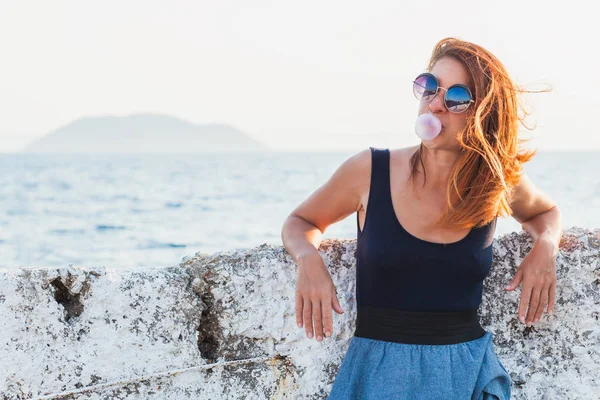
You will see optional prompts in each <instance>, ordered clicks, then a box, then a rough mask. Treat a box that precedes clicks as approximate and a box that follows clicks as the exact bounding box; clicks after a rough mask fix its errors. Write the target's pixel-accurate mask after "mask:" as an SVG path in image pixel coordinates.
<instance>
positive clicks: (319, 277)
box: [281, 149, 371, 341]
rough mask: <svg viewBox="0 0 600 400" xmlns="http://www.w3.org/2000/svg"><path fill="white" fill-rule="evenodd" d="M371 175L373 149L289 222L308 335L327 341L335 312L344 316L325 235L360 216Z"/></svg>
mask: <svg viewBox="0 0 600 400" xmlns="http://www.w3.org/2000/svg"><path fill="white" fill-rule="evenodd" d="M370 176H371V150H370V149H366V150H362V151H360V152H359V153H356V154H355V155H353V156H352V157H350V158H348V159H346V160H345V161H344V162H343V163H342V164H341V165H340V166H339V167H338V168H337V170H336V171H335V172H334V173H333V175H332V176H331V177H330V178H329V180H328V181H327V182H325V183H324V184H323V185H322V186H321V187H319V188H318V189H317V190H316V191H315V192H313V193H312V194H311V195H310V196H309V197H308V198H307V199H306V200H304V202H302V203H301V204H300V205H299V206H298V207H296V209H294V210H293V211H292V212H291V213H290V215H289V216H288V217H287V218H286V220H285V222H284V224H283V228H282V230H281V239H282V241H283V246H284V247H285V249H286V250H287V252H288V253H289V254H290V256H291V257H292V258H293V259H294V261H295V262H296V264H297V265H298V280H297V283H296V321H297V323H298V326H299V327H302V324H303V323H304V326H305V330H306V334H307V336H308V337H309V338H312V337H313V324H314V330H315V332H314V333H315V336H316V337H317V340H318V341H321V340H322V337H323V328H325V333H326V336H330V335H331V333H332V331H333V329H332V326H333V322H332V313H331V308H332V307H333V308H334V309H335V311H336V312H337V313H339V314H341V313H343V310H342V308H341V307H340V304H339V301H338V299H337V294H336V292H335V286H334V285H333V281H332V280H331V275H330V274H329V272H328V271H327V268H326V266H325V263H324V262H323V259H322V257H321V255H320V254H319V251H318V248H319V245H320V244H321V240H322V237H323V234H324V233H325V230H326V229H327V227H329V226H330V225H332V224H334V223H336V222H338V221H341V220H343V219H344V218H346V217H347V216H349V215H350V214H353V213H355V212H357V211H358V209H359V208H360V205H361V195H362V193H363V192H364V191H365V190H366V189H367V188H368V186H369V183H370Z"/></svg>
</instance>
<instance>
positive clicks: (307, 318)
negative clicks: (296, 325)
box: [302, 296, 313, 339]
mask: <svg viewBox="0 0 600 400" xmlns="http://www.w3.org/2000/svg"><path fill="white" fill-rule="evenodd" d="M302 316H303V317H304V330H305V331H306V336H308V338H309V339H312V337H313V326H312V305H311V302H310V299H308V298H307V297H306V296H305V297H304V310H303V312H302Z"/></svg>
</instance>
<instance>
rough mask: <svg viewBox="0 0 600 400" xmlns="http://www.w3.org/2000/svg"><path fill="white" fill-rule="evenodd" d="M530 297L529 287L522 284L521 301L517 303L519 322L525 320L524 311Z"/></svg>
mask: <svg viewBox="0 0 600 400" xmlns="http://www.w3.org/2000/svg"><path fill="white" fill-rule="evenodd" d="M530 298H531V287H530V286H525V285H523V289H522V290H521V303H520V304H519V320H520V321H521V322H525V311H526V310H527V305H528V304H529V299H530Z"/></svg>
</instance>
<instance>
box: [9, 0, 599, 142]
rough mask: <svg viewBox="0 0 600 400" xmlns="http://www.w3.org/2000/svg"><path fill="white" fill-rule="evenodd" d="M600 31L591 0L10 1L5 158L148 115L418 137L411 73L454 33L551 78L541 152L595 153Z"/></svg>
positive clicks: (353, 136) (543, 79)
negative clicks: (115, 120) (56, 138)
mask: <svg viewBox="0 0 600 400" xmlns="http://www.w3.org/2000/svg"><path fill="white" fill-rule="evenodd" d="M599 25H600V23H599V22H598V20H597V18H595V17H594V13H592V12H589V8H588V5H587V4H586V3H584V1H583V0H575V1H568V2H549V1H547V0H545V1H529V0H526V1H525V0H519V1H513V0H509V1H502V2H488V1H486V2H484V1H480V0H478V1H475V0H464V1H454V2H450V1H425V2H423V1H417V0H413V1H398V0H394V1H370V2H366V1H360V2H352V1H348V0H344V1H329V0H320V1H256V0H254V1H247V0H246V1H225V0H219V1H173V0H169V1H163V2H158V1H148V0H144V1H132V0H127V1H122V0H120V1H112V0H110V1H109V0H104V1H97V2H84V1H58V0H54V1H51V2H48V1H37V2H32V1H16V0H15V1H2V2H0V49H1V50H2V61H1V66H0V107H1V108H0V110H1V113H0V115H1V118H0V152H10V151H16V150H19V149H20V148H22V147H23V146H24V145H25V144H27V143H29V142H30V141H31V140H32V139H34V138H36V137H40V136H43V135H44V134H46V133H48V132H50V131H52V130H54V129H56V128H58V127H61V126H63V125H65V124H67V123H69V122H71V121H72V120H74V119H78V118H81V117H85V116H99V115H127V114H131V113H141V112H158V113H166V114H170V115H173V116H177V117H181V118H184V119H186V120H188V121H190V122H193V123H198V124H205V123H224V124H230V125H232V126H234V127H236V128H238V129H240V130H242V131H244V132H247V133H248V134H250V135H251V136H252V137H254V138H256V139H259V140H261V141H264V142H266V143H267V144H269V145H270V146H271V147H272V148H274V149H294V148H297V149H305V148H318V149H348V148H361V147H365V146H370V145H375V146H387V147H395V146H403V145H410V144H414V143H418V138H417V137H416V135H415V134H414V130H413V124H414V119H415V117H416V112H417V101H416V100H415V99H414V97H413V94H412V91H411V85H412V83H411V80H412V79H413V78H414V77H415V76H416V75H417V74H418V73H420V72H422V71H423V70H424V68H425V67H426V63H427V60H428V58H429V55H430V53H431V50H432V48H433V46H434V44H435V43H436V41H438V40H439V39H441V38H443V37H446V36H455V37H458V38H461V39H465V40H469V41H472V42H475V43H478V44H480V45H482V46H484V47H486V48H488V49H489V50H490V51H492V52H493V53H494V54H495V55H496V56H497V57H498V58H499V59H500V60H501V61H502V62H503V63H504V64H505V66H506V67H507V68H508V70H509V72H510V73H511V74H512V76H513V77H514V78H515V79H516V81H517V82H519V83H521V84H527V85H529V87H530V88H531V89H539V88H542V87H543V85H542V84H544V83H549V84H551V85H552V86H553V87H554V90H553V91H552V92H550V93H541V94H535V95H530V96H529V102H530V104H531V105H532V106H533V107H534V114H533V116H532V117H530V119H529V121H530V122H537V124H538V127H537V129H536V130H535V131H534V132H533V135H536V136H538V137H537V138H536V139H535V140H534V142H533V143H532V144H533V145H534V146H535V147H538V148H540V149H542V150H552V149H565V150H567V149H586V150H587V149H593V148H595V149H600V132H599V128H598V127H597V126H596V125H597V124H596V123H594V124H592V121H591V119H592V118H591V117H592V116H593V115H598V112H599V111H600V90H599V89H600V84H599V83H598V77H599V75H598V71H599V70H600V57H599V56H598V51H597V48H598V38H600V28H599ZM594 38H595V39H594ZM581 82H584V84H583V85H582V84H581ZM526 132H527V131H526Z"/></svg>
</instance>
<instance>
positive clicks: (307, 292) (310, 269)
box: [296, 252, 344, 342]
mask: <svg viewBox="0 0 600 400" xmlns="http://www.w3.org/2000/svg"><path fill="white" fill-rule="evenodd" d="M332 307H333V309H334V310H335V311H336V312H337V313H338V314H343V313H344V311H343V310H342V307H340V303H339V301H338V298H337V293H336V291H335V286H334V284H333V281H332V280H331V275H330V274H329V271H327V267H326V266H325V263H324V262H323V259H322V258H321V255H320V254H319V253H318V252H317V253H314V255H311V256H308V257H306V258H303V259H301V260H299V262H298V279H297V281H296V322H297V324H298V327H299V328H302V324H303V323H304V328H305V331H306V335H307V336H308V338H309V339H311V338H312V337H313V334H314V336H316V338H317V341H319V342H320V341H321V340H323V328H325V336H327V337H329V336H331V334H332V332H333V320H332V313H331V309H332ZM313 328H314V332H313Z"/></svg>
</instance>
